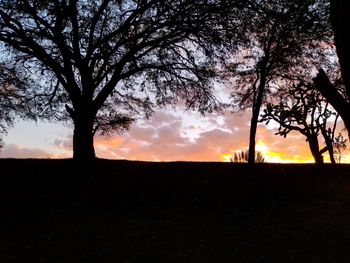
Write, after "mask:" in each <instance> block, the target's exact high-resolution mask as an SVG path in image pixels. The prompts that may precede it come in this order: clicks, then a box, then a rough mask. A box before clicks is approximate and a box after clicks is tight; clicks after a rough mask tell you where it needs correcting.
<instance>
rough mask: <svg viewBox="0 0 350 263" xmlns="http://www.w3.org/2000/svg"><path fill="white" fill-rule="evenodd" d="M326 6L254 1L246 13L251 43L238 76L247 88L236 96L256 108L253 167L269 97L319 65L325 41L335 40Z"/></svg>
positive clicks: (237, 66)
mask: <svg viewBox="0 0 350 263" xmlns="http://www.w3.org/2000/svg"><path fill="white" fill-rule="evenodd" d="M326 3H327V1H326V0H325V1H323V0H307V1H305V0H300V1H289V0H274V1H254V0H252V1H249V4H248V5H247V8H246V9H245V12H246V15H245V17H246V18H247V20H246V23H247V24H248V25H247V26H246V28H247V32H246V35H247V37H248V38H249V41H248V42H247V43H242V48H241V49H239V50H238V53H237V56H236V58H238V59H236V61H235V62H234V63H233V72H234V73H235V74H236V83H237V84H238V85H240V86H241V89H240V90H239V91H238V92H235V93H234V97H236V98H238V100H239V106H240V107H241V108H245V107H251V109H252V118H251V126H250V138H249V163H253V162H254V158H255V157H254V156H255V137H256V131H257V123H258V119H259V114H260V109H261V107H262V105H263V103H264V101H265V98H266V96H267V95H268V94H269V93H271V92H272V91H273V90H275V89H276V88H277V87H278V83H279V82H280V81H281V79H283V78H284V77H285V76H290V75H293V74H294V73H293V71H295V68H296V67H299V68H300V67H306V68H307V67H311V65H312V64H315V62H316V61H317V62H318V58H317V54H318V52H319V50H320V49H321V46H322V42H323V41H326V40H327V39H328V37H329V35H330V33H329V30H328V28H329V25H328V9H327V5H326ZM239 60H241V61H239ZM318 63H319V62H318Z"/></svg>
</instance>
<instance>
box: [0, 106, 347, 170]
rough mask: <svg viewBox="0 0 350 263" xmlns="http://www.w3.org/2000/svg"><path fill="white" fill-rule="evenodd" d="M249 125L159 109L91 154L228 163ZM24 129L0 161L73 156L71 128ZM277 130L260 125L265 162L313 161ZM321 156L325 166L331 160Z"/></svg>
mask: <svg viewBox="0 0 350 263" xmlns="http://www.w3.org/2000/svg"><path fill="white" fill-rule="evenodd" d="M249 120H250V114H248V113H246V114H240V115H238V114H232V113H226V114H207V115H206V116H201V115H200V114H198V113H196V112H189V111H183V110H179V109H177V110H174V109H168V110H162V111H159V112H158V113H156V114H155V115H153V116H152V117H151V118H150V119H149V120H140V121H138V122H137V123H135V124H134V125H133V126H132V127H131V129H130V131H129V132H127V133H125V134H121V135H118V134H117V135H113V136H110V137H105V136H104V137H102V136H97V137H96V138H95V149H96V153H97V156H98V157H101V158H109V159H129V160H146V161H180V160H183V161H229V160H230V157H232V156H233V155H234V153H235V152H238V151H241V150H245V149H247V146H248V138H249ZM26 125H27V126H28V124H26ZM26 125H24V124H23V125H22V126H19V127H17V128H16V127H15V128H14V129H11V130H9V136H7V137H5V138H4V141H5V148H4V149H3V151H2V153H1V154H0V157H15V158H28V157H32V158H37V157H40V158H43V157H44V158H62V157H71V156H72V147H71V145H72V129H71V127H65V128H64V127H63V126H62V127H63V128H56V126H55V127H51V126H49V124H39V125H38V126H31V127H30V129H28V130H25V129H26V127H27V126H26ZM42 125H43V126H42ZM45 125H46V126H45ZM58 127H60V126H58ZM275 129H276V127H273V126H270V127H267V126H266V125H264V124H260V125H259V127H258V132H257V140H256V141H257V147H256V149H257V151H260V152H262V154H263V155H264V157H265V160H266V161H267V162H301V163H304V162H313V158H312V156H311V154H310V151H309V148H308V144H307V142H306V141H305V138H304V137H303V136H301V135H299V134H298V133H293V132H291V133H290V134H288V137H287V138H285V139H284V138H283V137H281V136H277V135H274V133H275ZM50 132H51V133H50ZM31 137H32V139H31ZM324 157H325V160H326V161H327V160H328V159H329V158H328V156H326V155H325V156H324ZM345 161H347V162H349V161H350V158H349V157H348V156H346V157H343V162H345Z"/></svg>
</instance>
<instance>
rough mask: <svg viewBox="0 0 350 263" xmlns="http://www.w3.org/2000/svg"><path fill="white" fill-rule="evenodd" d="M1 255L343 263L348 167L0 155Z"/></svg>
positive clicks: (349, 242) (347, 257)
mask: <svg viewBox="0 0 350 263" xmlns="http://www.w3.org/2000/svg"><path fill="white" fill-rule="evenodd" d="M0 169H1V170H0V205H1V215H0V262H1V263H7V262H50V263H54V262H62V263H63V262H64V263H70V262H88V261H89V262H98V263H100V262H101V263H102V262H117V263H147V262H150V263H157V262H181V263H182V262H198V263H204V262H213V263H216V262H337V263H339V262H350V166H335V167H334V166H330V165H325V166H321V167H317V166H314V165H268V164H265V165H257V166H255V167H253V168H249V167H247V166H245V165H237V164H236V165H235V164H230V163H228V164H224V163H142V162H126V161H106V160H98V161H97V162H96V163H84V164H76V163H74V162H73V161H72V160H0Z"/></svg>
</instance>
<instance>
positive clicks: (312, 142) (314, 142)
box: [308, 136, 323, 164]
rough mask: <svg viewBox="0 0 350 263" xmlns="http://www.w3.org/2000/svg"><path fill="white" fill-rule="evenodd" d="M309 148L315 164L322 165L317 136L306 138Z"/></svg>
mask: <svg viewBox="0 0 350 263" xmlns="http://www.w3.org/2000/svg"><path fill="white" fill-rule="evenodd" d="M308 142H309V147H310V150H311V153H312V156H313V157H314V160H315V163H316V164H323V156H322V154H321V153H320V146H319V144H318V139H317V136H309V137H308Z"/></svg>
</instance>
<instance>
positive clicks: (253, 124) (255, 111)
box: [248, 65, 266, 164]
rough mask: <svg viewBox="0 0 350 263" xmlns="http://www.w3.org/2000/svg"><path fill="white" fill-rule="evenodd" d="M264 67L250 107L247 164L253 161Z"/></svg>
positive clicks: (263, 83)
mask: <svg viewBox="0 0 350 263" xmlns="http://www.w3.org/2000/svg"><path fill="white" fill-rule="evenodd" d="M265 67H266V65H264V66H263V68H262V70H261V72H262V73H261V79H260V83H259V87H258V96H257V98H256V100H255V101H254V102H253V107H252V108H253V113H252V119H251V121H250V133H249V150H248V163H249V164H254V163H255V137H256V130H257V127H258V120H259V113H260V109H261V105H262V102H263V97H264V92H265V85H266V74H265Z"/></svg>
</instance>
